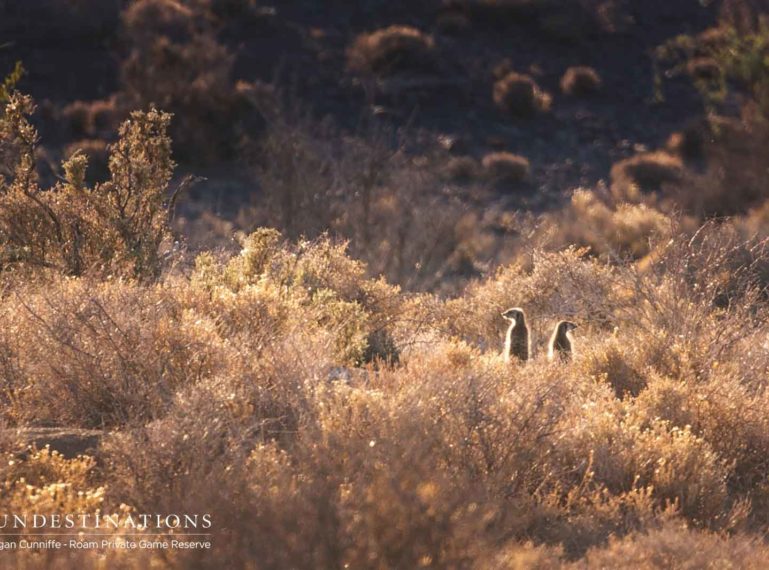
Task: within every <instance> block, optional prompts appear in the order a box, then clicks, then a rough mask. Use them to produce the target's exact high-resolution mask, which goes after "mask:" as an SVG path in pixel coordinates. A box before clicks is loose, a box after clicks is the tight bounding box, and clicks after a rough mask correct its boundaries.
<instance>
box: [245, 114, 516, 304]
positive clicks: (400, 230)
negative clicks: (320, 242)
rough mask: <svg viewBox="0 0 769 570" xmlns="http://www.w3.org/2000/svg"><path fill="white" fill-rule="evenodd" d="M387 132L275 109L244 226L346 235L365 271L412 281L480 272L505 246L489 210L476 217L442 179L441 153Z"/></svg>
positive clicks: (424, 284)
mask: <svg viewBox="0 0 769 570" xmlns="http://www.w3.org/2000/svg"><path fill="white" fill-rule="evenodd" d="M393 138H395V134H394V133H391V132H389V131H386V130H371V131H365V132H364V133H361V134H358V135H357V136H351V135H348V134H346V133H343V132H338V131H337V130H335V129H330V128H325V127H324V125H318V124H315V123H312V122H310V121H306V120H301V119H300V120H297V119H296V118H294V117H292V116H291V115H289V114H287V113H285V112H283V113H280V114H279V115H278V116H276V117H275V122H274V123H272V124H271V125H270V127H269V129H268V134H267V136H266V137H265V138H264V140H263V142H262V146H261V150H262V152H261V153H260V155H259V157H258V162H257V163H256V174H257V176H258V179H259V184H260V189H261V193H260V194H259V196H258V198H257V197H255V199H254V202H253V205H252V206H251V207H250V208H244V209H243V210H242V211H241V213H240V215H239V219H238V223H239V225H240V227H242V228H244V229H246V230H247V231H250V230H252V229H253V228H254V227H258V226H270V227H276V228H279V229H280V230H281V231H282V232H283V233H285V235H286V236H287V237H289V238H297V237H299V236H306V237H308V238H314V237H317V236H319V235H321V234H322V233H323V232H326V231H328V232H329V233H330V234H331V235H332V236H335V237H339V238H341V239H347V240H349V241H350V253H351V254H352V255H353V256H354V257H356V258H359V259H362V260H364V261H365V262H366V263H367V265H368V268H369V272H370V273H371V274H373V275H384V276H385V277H386V278H387V279H388V281H390V282H391V283H397V284H399V285H402V286H404V287H406V288H409V289H419V290H426V289H431V288H435V287H440V286H445V285H447V284H449V285H451V284H453V283H457V282H460V283H461V282H463V281H465V280H466V279H467V278H469V277H473V276H476V275H478V273H479V269H480V268H481V267H483V266H484V264H485V263H488V261H489V260H490V259H492V258H494V257H495V256H497V255H500V254H501V252H502V251H503V249H502V247H503V246H502V243H501V242H502V241H503V240H494V239H491V237H490V233H491V229H490V225H491V223H492V221H491V215H489V217H488V218H481V214H482V213H481V212H478V210H477V209H476V208H471V207H470V204H468V201H467V200H466V199H465V198H464V194H465V191H464V189H461V188H458V187H457V186H453V185H447V184H446V181H445V178H444V175H443V173H442V172H441V170H440V168H441V166H442V165H443V163H444V162H443V161H444V160H445V158H444V156H441V155H439V157H438V158H437V159H435V161H434V162H433V160H428V161H426V162H417V161H415V160H413V159H412V157H411V156H410V155H409V153H408V152H407V151H406V150H405V149H404V148H403V147H402V146H401V145H398V146H394V145H393V143H392V142H391V141H392V139H393ZM437 209H440V211H441V216H435V215H434V213H435V211H436V210H437ZM483 214H484V215H485V213H483Z"/></svg>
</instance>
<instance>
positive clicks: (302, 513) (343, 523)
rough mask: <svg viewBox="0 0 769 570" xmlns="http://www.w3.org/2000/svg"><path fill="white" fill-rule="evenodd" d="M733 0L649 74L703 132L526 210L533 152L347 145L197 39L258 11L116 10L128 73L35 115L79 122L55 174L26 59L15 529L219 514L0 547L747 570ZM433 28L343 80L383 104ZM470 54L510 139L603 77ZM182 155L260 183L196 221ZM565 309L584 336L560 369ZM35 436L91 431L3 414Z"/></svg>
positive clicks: (755, 435) (85, 557) (2, 280)
mask: <svg viewBox="0 0 769 570" xmlns="http://www.w3.org/2000/svg"><path fill="white" fill-rule="evenodd" d="M759 11H760V10H759ZM630 12H631V10H629V9H628V6H627V5H626V3H625V2H614V1H592V0H579V1H574V2H567V3H558V2H550V1H538V0H537V1H533V0H532V1H522V0H521V1H518V0H511V1H492V0H477V1H468V2H456V3H450V4H448V5H447V6H446V7H445V9H444V10H442V11H441V14H440V17H441V22H442V23H441V22H439V23H438V24H437V28H438V32H440V31H441V30H443V31H444V32H448V31H450V32H451V33H458V34H461V33H465V32H466V30H467V28H468V27H472V26H473V25H477V22H484V21H486V22H487V21H489V20H492V21H494V22H495V24H496V25H505V23H506V22H507V21H508V19H519V18H523V20H524V21H525V22H527V23H529V22H535V23H536V27H537V29H538V30H540V31H541V32H542V33H543V34H546V35H547V36H548V38H553V39H554V40H555V41H558V42H567V43H570V42H578V41H581V38H582V37H583V35H586V36H594V35H607V34H608V35H611V34H619V33H621V32H622V30H623V29H624V28H625V27H626V26H629V25H631V22H630V16H629V14H630ZM755 13H756V8H755V7H754V6H752V5H751V3H750V2H725V3H724V5H723V7H722V11H721V19H720V20H719V26H718V27H717V28H714V29H711V30H708V31H706V32H703V33H699V34H697V35H690V36H685V37H684V36H682V37H678V38H674V39H672V40H671V41H669V42H667V43H665V44H664V45H662V46H660V48H659V50H658V52H657V53H656V54H655V55H656V59H655V65H657V66H658V71H659V73H660V75H661V77H660V78H658V79H660V80H661V79H662V77H664V78H667V79H671V78H674V77H677V76H686V77H687V78H688V79H689V80H690V81H691V82H692V84H693V85H694V86H695V87H696V89H697V90H698V91H699V93H701V96H702V97H703V101H704V108H705V109H706V111H707V113H706V114H705V115H704V116H703V117H702V118H701V119H700V120H698V121H694V122H692V124H691V125H690V126H688V127H686V128H684V129H681V130H680V131H678V132H675V133H671V135H670V137H669V139H668V142H667V144H664V145H661V146H660V148H643V149H639V150H638V151H637V152H635V153H634V154H632V155H628V156H625V157H624V158H623V159H622V160H618V161H616V162H615V163H614V165H613V166H612V167H611V169H610V170H608V169H607V172H606V177H605V178H606V180H607V182H606V183H603V182H601V183H598V184H595V185H594V186H591V187H585V188H579V189H575V190H573V191H570V192H569V195H568V198H567V199H565V200H563V202H562V203H560V204H558V205H557V206H554V207H550V208H548V209H546V210H543V211H537V212H534V211H530V212H527V211H525V210H524V209H523V208H522V207H521V204H524V205H525V204H526V202H525V200H526V199H531V198H532V194H536V191H537V187H536V184H537V175H538V173H539V172H540V171H538V170H537V169H538V167H539V165H538V164H537V162H536V160H533V159H532V160H531V162H530V157H529V156H528V154H526V153H522V154H518V152H513V150H514V149H507V148H498V149H495V150H488V149H487V150H485V151H484V152H482V153H481V152H476V150H477V149H469V150H468V149H467V148H463V147H462V145H461V143H460V142H457V141H456V140H454V139H451V138H450V137H443V138H442V139H441V140H440V141H439V143H440V144H428V143H424V144H423V142H424V141H423V140H422V139H420V138H419V136H420V134H419V133H417V134H416V135H414V137H415V138H416V140H414V139H409V138H408V137H407V136H405V135H404V134H403V132H402V131H399V130H397V129H392V128H389V127H388V126H387V125H382V124H380V123H376V122H374V121H371V122H370V123H368V122H365V121H362V123H364V124H363V125H362V126H361V127H360V128H359V129H358V130H357V131H355V132H351V131H349V130H345V129H343V128H340V127H338V126H336V125H334V124H331V122H330V121H323V120H318V119H317V118H315V117H313V116H312V115H311V114H310V113H305V112H303V111H302V110H301V109H297V108H295V107H294V106H292V101H291V98H290V96H289V95H287V94H286V93H285V92H284V91H281V90H280V89H277V88H273V86H268V85H264V84H259V83H257V82H252V83H246V82H243V81H237V80H236V79H235V78H234V77H235V75H234V72H233V69H234V61H235V59H234V55H233V53H231V51H230V50H228V49H227V48H226V47H225V46H224V45H223V44H221V43H219V40H218V36H217V33H218V31H219V30H220V29H222V28H224V27H226V26H227V25H228V24H227V22H228V21H231V20H228V18H230V19H232V18H233V17H236V18H242V19H248V18H250V17H254V18H255V17H258V10H257V7H256V5H255V3H253V2H238V1H228V2H224V1H213V0H212V1H203V0H201V1H196V2H166V1H161V0H138V1H136V2H133V3H131V4H130V6H127V7H126V9H125V10H123V12H122V15H121V22H122V26H123V28H122V29H123V32H124V34H125V38H126V42H127V43H126V46H125V47H126V53H125V58H124V60H123V61H122V64H121V69H120V89H119V91H118V92H116V93H114V94H113V95H111V96H110V97H108V98H105V99H102V100H97V101H92V102H90V103H83V102H75V103H70V104H68V105H66V106H64V107H63V108H61V109H55V110H54V111H51V110H50V109H48V110H45V109H43V111H44V112H46V113H48V114H49V115H51V116H52V118H53V120H54V121H56V122H57V123H58V124H59V125H60V126H61V128H62V129H64V130H66V131H67V132H69V133H70V134H71V137H70V138H71V139H73V140H70V141H68V142H67V150H66V151H65V152H63V153H61V154H62V161H61V165H60V166H58V165H55V164H54V166H53V167H52V168H53V172H54V174H55V175H53V176H51V175H50V174H49V175H46V174H44V173H43V172H42V170H43V169H42V168H41V163H42V162H44V161H43V160H42V158H41V157H43V156H48V155H47V154H46V153H45V150H44V147H43V146H41V141H40V137H39V135H38V131H37V129H36V127H35V124H36V122H35V119H34V117H35V104H34V101H33V100H32V98H31V97H29V96H26V95H24V94H22V93H21V92H20V91H19V89H18V84H19V82H20V81H21V78H22V70H21V68H17V69H16V70H15V71H14V72H13V73H11V74H10V75H9V76H8V78H7V79H6V80H5V82H4V83H3V84H2V86H0V105H2V108H1V109H0V425H1V426H2V427H3V428H5V429H3V430H2V435H0V451H1V452H2V454H3V457H2V461H0V481H2V486H3V489H4V491H5V492H4V493H2V495H1V496H0V505H1V506H2V512H3V513H25V512H34V513H40V514H46V513H50V514H54V513H60V512H78V513H96V512H100V513H124V514H129V513H147V512H157V513H172V512H173V513H207V514H210V515H211V518H212V520H213V526H212V529H211V530H212V532H213V537H212V542H213V549H212V550H209V551H183V550H182V551H174V552H169V551H142V552H137V551H120V550H110V551H105V552H64V551H56V552H51V551H40V552H35V551H17V552H2V553H0V558H3V559H6V560H5V561H4V562H3V564H14V565H16V566H18V567H24V568H73V567H78V566H83V565H85V567H104V566H107V567H110V568H111V567H116V568H122V567H126V568H134V567H135V568H145V567H185V568H186V567H190V568H259V569H262V568H264V569H276V570H278V569H281V570H282V569H287V568H329V569H330V568H382V569H384V568H393V569H402V568H404V569H405V568H408V569H412V568H457V569H465V568H469V569H478V570H480V569H497V568H499V569H502V568H541V569H548V568H574V569H579V568H585V569H598V568H634V569H635V568H641V569H644V568H648V569H663V568H664V569H667V568H684V569H689V568H691V569H695V568H697V569H699V568H756V569H758V568H765V567H767V566H768V565H769V546H767V544H766V539H765V535H766V533H767V531H768V530H769V413H768V412H769V389H768V386H767V379H769V319H768V318H767V317H769V297H768V296H767V295H768V287H769V242H767V239H769V214H768V212H769V197H768V196H769V195H767V191H766V189H767V184H766V180H765V178H766V177H765V173H766V164H767V162H766V157H767V155H766V148H767V147H766V144H765V142H766V140H767V138H768V137H767V135H768V134H769V129H767V122H766V121H767V119H766V117H767V115H768V114H769V107H767V103H766V100H765V99H766V97H767V93H766V90H767V87H766V85H765V83H766V81H767V79H766V77H767V76H766V72H767V70H766V69H765V66H766V50H767V46H768V45H769V43H767V39H766V38H767V36H769V32H767V30H766V28H765V27H764V26H763V24H762V23H761V21H760V18H757V17H756V18H754V17H752V16H753V15H755ZM233 14H234V15H235V16H233ZM440 33H442V32H440ZM316 35H320V34H316ZM437 36H438V34H437V33H436V37H434V35H433V34H432V32H429V31H426V30H420V29H418V28H416V27H413V26H410V25H408V26H407V25H388V26H385V27H382V28H381V29H378V30H370V31H368V32H363V33H359V34H355V35H354V37H351V38H350V41H349V43H348V45H346V46H345V48H344V50H343V60H344V67H345V70H346V72H349V73H351V74H356V75H355V77H356V80H358V81H360V82H361V83H362V84H365V85H366V86H367V88H370V89H371V90H372V94H367V96H368V95H371V96H372V97H374V98H375V97H376V96H381V94H382V93H381V92H376V90H377V89H380V90H381V89H384V87H383V86H384V85H385V84H386V82H387V81H392V80H393V78H394V77H395V78H396V79H397V80H399V81H404V82H405V81H406V80H405V79H404V78H409V79H413V78H414V77H419V78H421V77H423V76H424V75H425V74H426V75H428V76H430V77H433V76H438V77H439V76H440V74H442V73H445V72H446V68H447V64H446V61H445V59H442V55H441V49H442V45H443V43H442V42H443V41H444V39H443V38H441V37H437ZM491 67H496V69H495V70H494V71H490V73H489V74H488V77H487V84H486V85H484V87H483V93H484V97H485V99H486V100H487V102H488V106H489V107H490V112H492V113H494V114H495V115H494V116H496V117H498V120H499V121H502V122H505V124H508V123H509V124H510V125H513V127H510V128H515V129H517V128H524V127H525V125H527V124H528V125H530V124H536V122H537V121H538V120H553V115H556V114H557V113H558V112H559V106H560V105H564V104H575V103H574V100H578V104H584V102H585V101H592V100H600V98H602V97H610V96H611V85H612V84H611V78H610V77H606V76H605V74H603V73H601V74H599V73H598V71H596V70H595V69H594V68H592V67H589V66H587V65H572V66H569V67H566V68H563V69H560V68H559V72H558V74H557V75H556V76H554V77H553V78H551V79H552V81H551V82H550V85H553V86H556V89H555V90H553V91H551V92H552V93H553V95H551V94H550V92H548V91H546V90H545V89H544V88H543V87H540V85H539V82H540V77H541V76H542V74H541V73H538V72H537V71H536V70H533V71H532V70H530V69H529V70H525V69H523V68H514V67H512V66H511V65H510V64H509V62H503V64H501V65H493V66H492V65H489V68H491ZM529 72H531V75H530V74H529ZM535 76H536V79H535ZM546 79H547V78H546ZM368 82H371V83H368ZM543 84H544V82H543ZM557 86H560V92H559V91H558V89H557ZM651 87H652V86H650V89H651ZM658 87H659V88H660V90H661V91H664V85H658ZM548 89H550V87H548ZM662 95H663V93H660V96H662ZM375 107H376V106H375ZM734 109H736V111H734ZM379 111H381V109H379ZM170 113H173V116H172V115H171V114H170ZM559 120H560V119H559ZM521 125H524V127H522V126H521ZM664 140H665V139H663V141H664ZM44 142H45V141H43V143H44ZM492 146H495V145H492ZM174 151H175V152H174ZM233 157H237V158H236V159H233ZM49 158H50V157H49ZM174 159H176V160H179V161H186V162H187V165H189V164H190V163H193V164H200V165H203V164H206V165H210V164H215V163H216V162H217V161H221V160H238V161H240V163H241V164H245V165H246V168H247V170H248V171H249V172H250V173H251V174H252V175H253V177H254V180H256V181H258V193H257V194H256V195H255V198H254V199H253V200H251V202H250V203H248V202H246V201H243V203H241V204H239V205H238V208H237V209H236V211H235V213H234V215H233V216H232V218H231V219H225V217H224V216H223V215H220V214H219V213H218V212H216V213H214V212H211V211H204V212H202V213H199V215H197V216H195V215H194V214H195V207H196V205H195V203H194V201H193V200H189V201H188V202H187V203H186V204H185V208H186V209H183V208H182V207H181V206H182V205H183V204H184V201H185V199H186V192H187V190H189V189H190V187H192V185H193V182H194V179H193V178H192V177H190V176H183V175H180V174H179V172H178V169H177V165H176V163H175V161H174ZM49 166H50V165H49ZM185 171H189V169H185ZM193 172H194V169H193ZM232 238H234V240H233V239H232ZM223 244H224V245H225V246H224V247H223ZM511 306H518V307H522V308H524V309H525V311H526V314H527V318H528V321H529V326H530V327H531V329H532V330H531V332H532V336H533V343H532V348H533V358H532V359H531V360H530V361H529V362H527V363H526V364H525V365H522V364H520V363H505V362H504V359H503V357H502V355H501V348H502V343H503V339H504V335H505V326H506V324H507V323H506V321H505V320H504V319H503V318H502V317H501V315H500V314H501V313H502V312H503V311H504V310H505V309H507V308H509V307H511ZM562 319H568V320H570V321H574V322H575V323H577V324H578V325H579V328H578V329H577V330H576V332H575V333H574V336H575V338H576V353H575V356H574V358H573V360H572V361H570V362H563V363H562V362H549V361H548V360H547V359H546V357H545V356H546V352H547V349H546V342H547V339H548V337H549V335H550V333H551V331H552V329H553V326H554V325H555V323H556V322H558V321H560V320H562ZM30 426H32V427H50V428H67V429H74V430H97V431H98V433H100V437H99V440H100V443H99V445H98V448H97V449H94V450H93V451H92V452H89V453H88V454H87V455H81V456H77V457H64V456H62V455H60V454H59V453H57V452H55V451H52V450H51V449H48V448H42V449H28V448H26V447H25V442H24V441H21V440H18V439H17V438H15V437H14V434H15V433H16V432H15V431H14V430H16V429H17V428H19V429H23V428H26V427H30ZM88 433H92V431H89V432H88ZM112 532H113V535H114V536H119V535H120V532H121V531H119V530H115V531H112Z"/></svg>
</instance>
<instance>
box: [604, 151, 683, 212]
mask: <svg viewBox="0 0 769 570" xmlns="http://www.w3.org/2000/svg"><path fill="white" fill-rule="evenodd" d="M683 174H684V170H683V164H682V162H681V159H679V158H678V157H676V156H673V155H671V154H668V153H666V152H661V151H657V152H647V153H641V154H637V155H635V156H632V157H630V158H626V159H624V160H621V161H619V162H617V163H615V164H614V165H613V166H612V167H611V190H612V194H613V195H614V196H615V198H617V199H618V200H622V199H628V200H630V201H638V200H639V199H640V198H641V196H642V195H643V194H642V193H649V192H658V191H660V190H662V189H663V186H665V185H668V184H675V183H677V182H680V180H681V178H682V177H683Z"/></svg>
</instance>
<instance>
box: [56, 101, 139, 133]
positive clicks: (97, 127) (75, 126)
mask: <svg viewBox="0 0 769 570" xmlns="http://www.w3.org/2000/svg"><path fill="white" fill-rule="evenodd" d="M123 107H124V105H123V104H122V103H121V102H120V100H119V98H118V97H112V98H110V99H100V100H96V101H74V102H72V103H70V104H68V105H67V106H66V107H64V108H63V109H62V110H61V113H60V115H59V123H60V124H63V130H64V131H65V135H66V136H67V137H68V138H74V139H78V138H82V139H88V138H93V139H109V138H111V137H113V136H114V134H115V131H116V130H117V128H118V126H119V124H120V121H121V120H122V119H124V118H125V115H127V113H125V112H124V111H123V110H122V108H123Z"/></svg>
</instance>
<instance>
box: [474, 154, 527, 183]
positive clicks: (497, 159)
mask: <svg viewBox="0 0 769 570" xmlns="http://www.w3.org/2000/svg"><path fill="white" fill-rule="evenodd" d="M481 164H482V166H483V169H484V172H485V174H486V177H487V178H488V179H489V180H490V181H491V182H492V183H495V184H519V183H521V182H523V181H524V180H526V179H527V178H528V177H529V160H528V159H527V158H526V157H523V156H520V155H517V154H513V153H511V152H492V153H490V154H487V155H486V156H484V157H483V160H482V161H481Z"/></svg>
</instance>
